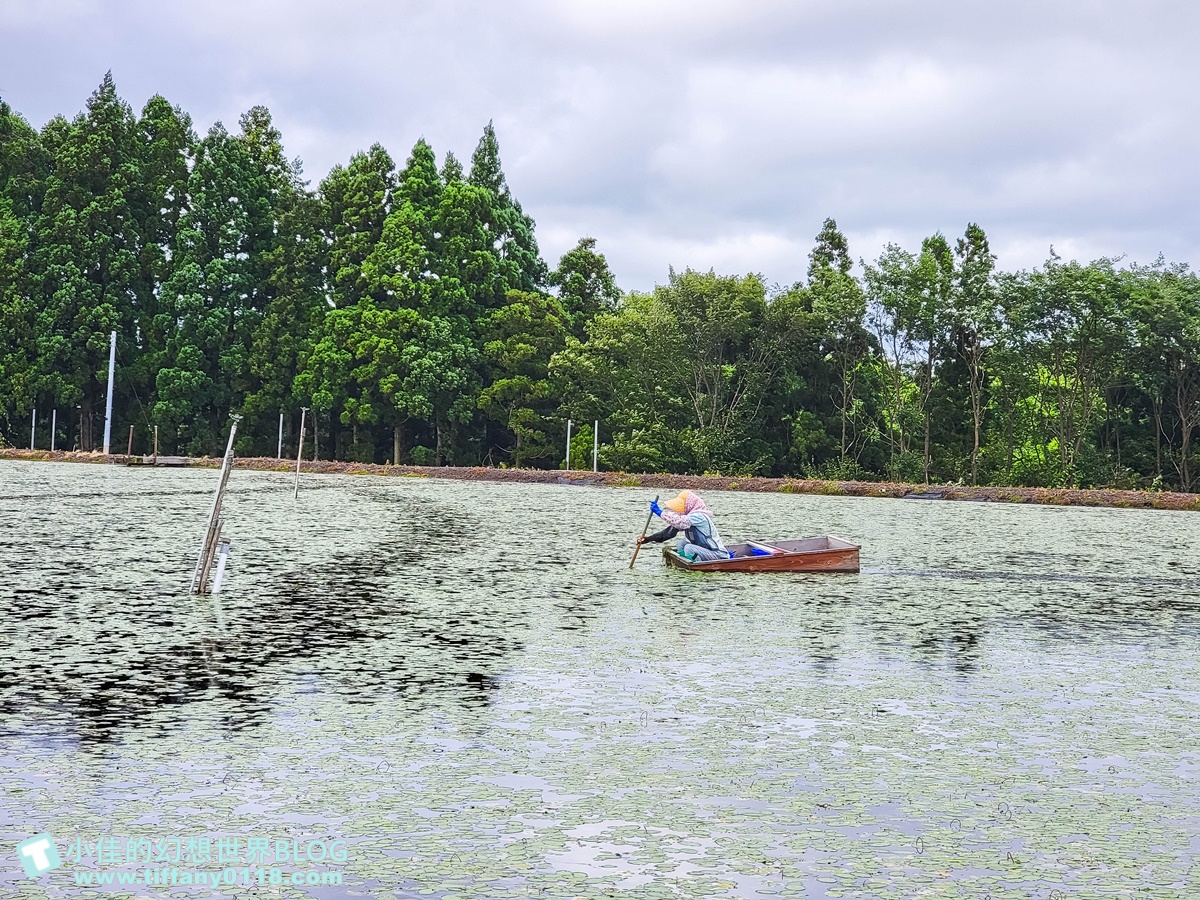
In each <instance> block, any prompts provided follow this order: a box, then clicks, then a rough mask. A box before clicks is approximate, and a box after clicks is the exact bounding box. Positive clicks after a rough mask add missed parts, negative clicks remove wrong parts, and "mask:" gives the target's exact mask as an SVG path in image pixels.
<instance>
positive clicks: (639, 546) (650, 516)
mask: <svg viewBox="0 0 1200 900" xmlns="http://www.w3.org/2000/svg"><path fill="white" fill-rule="evenodd" d="M658 496H659V495H658V494H655V495H654V502H655V503H657V502H658ZM653 518H654V510H650V512H649V513H648V514H647V516H646V527H645V528H643V529H642V537H645V536H646V532H647V531H649V530H650V520H651V519H653ZM641 549H642V542H641V541H638V543H637V546H636V547H634V548H633V559H631V560H630V561H629V568H631V569H632V568H633V564H634V563H635V562H637V555H638V553H640V552H641Z"/></svg>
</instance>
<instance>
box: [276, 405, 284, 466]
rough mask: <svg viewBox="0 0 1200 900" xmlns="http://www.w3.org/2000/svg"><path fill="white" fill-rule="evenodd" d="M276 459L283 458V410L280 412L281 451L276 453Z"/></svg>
mask: <svg viewBox="0 0 1200 900" xmlns="http://www.w3.org/2000/svg"><path fill="white" fill-rule="evenodd" d="M275 458H276V459H283V412H282V410H281V411H280V413H279V451H278V452H277V453H276V454H275Z"/></svg>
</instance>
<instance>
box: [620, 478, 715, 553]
mask: <svg viewBox="0 0 1200 900" xmlns="http://www.w3.org/2000/svg"><path fill="white" fill-rule="evenodd" d="M650 512H652V513H654V515H656V516H658V517H659V518H660V519H662V520H663V521H664V522H666V523H667V527H666V528H664V529H663V530H662V531H658V532H655V533H654V534H648V535H646V536H645V537H642V538H638V543H639V544H642V543H647V544H657V543H662V542H663V541H668V540H670V539H671V538H673V537H675V536H676V535H679V543H678V545H677V546H676V548H675V549H676V552H678V553H679V555H680V556H682V557H683V558H684V559H690V560H700V561H702V562H707V561H709V560H713V559H729V558H730V557H731V556H733V554H732V553H730V552H729V549H728V548H727V547H726V546H725V544H724V543H722V542H721V534H720V532H718V531H717V524H716V522H714V521H713V515H712V510H710V509H709V508H708V505H707V504H706V503H705V502H704V501H703V500H702V499H701V498H700V495H699V494H696V493H693V492H692V491H680V492H679V496H678V497H676V498H674V499H673V500H668V501H667V502H666V503H664V504H662V506H659V505H658V501H651V503H650Z"/></svg>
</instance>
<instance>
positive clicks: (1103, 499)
mask: <svg viewBox="0 0 1200 900" xmlns="http://www.w3.org/2000/svg"><path fill="white" fill-rule="evenodd" d="M126 459H127V457H126V456H125V455H124V454H119V453H110V454H109V455H107V456H105V455H104V454H103V453H98V452H81V451H69V450H56V451H50V450H20V449H15V448H0V460H16V461H25V462H75V463H100V464H111V465H123V464H125V463H126ZM131 459H133V460H135V462H133V463H131V464H130V465H131V466H135V467H145V468H153V466H151V465H150V464H149V463H144V462H143V461H142V460H143V457H141V456H138V455H136V454H135V455H134V456H133V457H131ZM147 459H148V457H147ZM174 459H176V460H179V461H178V462H175V463H173V464H172V465H171V466H162V465H160V468H173V467H185V468H214V469H215V468H218V467H219V466H220V464H221V459H220V457H211V456H202V457H185V458H181V457H175V458H174ZM234 468H236V469H243V470H250V471H259V472H285V473H286V472H295V470H296V463H295V461H290V460H287V459H282V460H281V459H276V458H275V457H245V458H235V459H234ZM300 471H301V472H302V473H307V474H316V475H374V476H382V477H398V478H447V479H451V480H454V481H494V482H508V483H518V484H571V485H578V486H591V487H641V488H667V489H670V490H683V489H685V488H687V489H690V490H694V491H745V492H748V493H760V494H815V495H819V496H827V497H884V498H891V499H897V500H898V499H916V500H966V501H974V502H992V503H1031V504H1035V505H1040V506H1090V507H1109V508H1117V509H1165V510H1177V511H1191V512H1200V494H1189V493H1182V492H1178V491H1131V490H1115V489H1110V488H1090V489H1083V488H1037V487H971V486H966V485H959V484H928V485H923V484H907V483H901V482H875V481H822V480H819V479H810V478H764V477H758V476H750V477H739V476H726V475H673V474H670V473H647V474H639V473H631V472H592V471H590V470H578V469H577V470H562V469H517V468H489V467H486V466H393V465H381V464H377V463H361V462H339V461H334V460H302V461H301V463H300Z"/></svg>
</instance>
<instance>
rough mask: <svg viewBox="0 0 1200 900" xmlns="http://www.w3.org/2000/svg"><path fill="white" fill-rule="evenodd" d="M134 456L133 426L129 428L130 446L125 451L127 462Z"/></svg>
mask: <svg viewBox="0 0 1200 900" xmlns="http://www.w3.org/2000/svg"><path fill="white" fill-rule="evenodd" d="M131 456H133V426H132V425H130V426H129V446H128V447H127V448H126V449H125V461H126V462H128V461H129V457H131Z"/></svg>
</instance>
